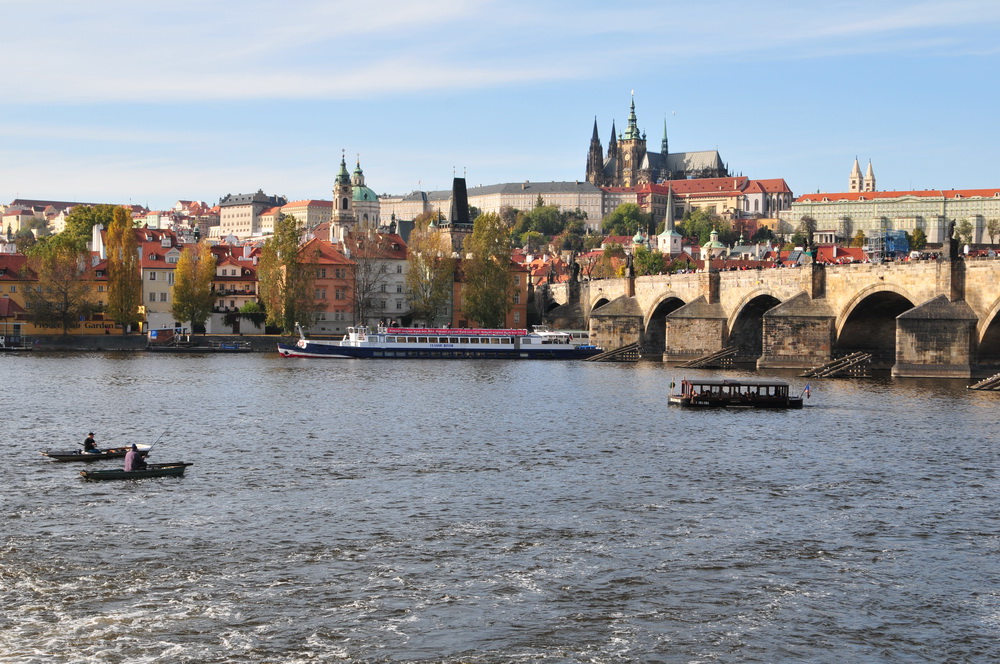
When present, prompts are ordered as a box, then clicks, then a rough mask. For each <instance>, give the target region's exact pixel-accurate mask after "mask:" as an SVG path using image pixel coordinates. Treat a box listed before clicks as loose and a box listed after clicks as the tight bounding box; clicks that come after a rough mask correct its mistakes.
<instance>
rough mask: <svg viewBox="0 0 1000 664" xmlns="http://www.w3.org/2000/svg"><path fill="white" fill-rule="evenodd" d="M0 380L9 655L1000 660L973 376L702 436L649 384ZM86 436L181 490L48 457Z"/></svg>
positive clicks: (113, 376)
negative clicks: (106, 475) (103, 478)
mask: <svg viewBox="0 0 1000 664" xmlns="http://www.w3.org/2000/svg"><path fill="white" fill-rule="evenodd" d="M689 373H691V374H693V372H689ZM0 376H2V378H3V381H2V384H3V392H2V397H0V399H2V401H0V403H2V406H3V409H2V412H3V418H2V420H0V422H2V424H0V432H2V436H3V446H4V452H5V454H6V458H7V464H6V466H5V471H6V472H5V476H4V481H3V483H2V485H0V486H2V488H0V497H2V500H0V511H2V514H3V520H2V522H0V523H2V524H3V525H2V532H0V537H2V539H0V606H2V609H0V661H3V662H18V663H22V662H46V663H48V662H81V661H91V662H129V663H133V662H227V663H228V662H268V663H273V662H282V663H285V662H320V661H323V662H326V661H337V660H342V661H380V662H471V663H486V662H538V661H552V662H780V661H796V662H797V661H810V662H845V661H854V662H860V661H865V662H946V661H953V662H965V661H996V660H997V659H998V658H1000V556H998V554H1000V551H998V549H1000V522H998V510H997V507H998V501H997V489H998V481H997V465H998V454H997V451H996V450H997V441H996V430H997V418H996V412H997V404H998V399H1000V394H990V393H976V392H969V391H966V390H965V386H964V383H961V382H945V381H927V382H922V381H887V380H886V381H878V380H871V381H826V382H817V381H813V382H812V388H813V389H812V399H810V400H809V401H808V402H807V403H808V407H807V409H805V410H803V411H799V412H782V413H776V412H752V411H751V412H745V411H744V412H738V413H729V412H720V413H704V412H688V411H680V410H677V409H668V408H667V407H666V394H667V392H668V389H669V384H670V380H671V379H674V380H679V378H680V377H681V376H680V371H679V370H671V369H668V368H665V367H663V366H661V365H657V364H639V365H606V364H592V363H575V362H567V363H547V362H534V363H531V362H520V363H519V362H503V361H492V362H491V361H483V362H474V361H455V362H443V361H398V362H396V361H379V362H376V361H371V362H364V361H350V360H345V361H336V360H330V361H298V360H288V359H282V358H279V357H278V356H277V355H251V356H236V357H222V356H213V357H160V356H147V355H143V354H111V353H109V354H100V353H95V354H80V355H56V354H47V353H35V354H31V355H30V356H29V355H26V356H2V357H0ZM791 380H792V382H793V384H795V385H796V386H798V387H799V388H800V389H801V386H802V385H803V381H801V380H799V379H796V378H794V377H791ZM90 430H93V431H96V432H98V442H99V443H103V444H107V443H110V442H115V443H117V442H127V441H128V442H130V441H135V442H152V441H153V440H155V439H156V438H157V437H158V436H160V434H161V433H163V432H164V431H165V432H166V434H165V435H163V437H162V439H160V441H159V442H158V443H157V444H156V446H155V447H154V451H153V455H152V456H151V460H153V461H159V462H163V461H181V460H182V461H189V462H193V463H194V464H195V465H194V466H192V467H191V468H189V469H188V474H187V475H186V476H185V477H184V478H182V479H173V478H166V479H160V480H146V481H141V482H122V483H117V482H116V483H97V482H86V481H83V480H82V479H81V478H79V476H78V475H77V472H78V470H79V467H78V466H76V465H71V464H58V463H54V462H50V461H48V460H47V459H45V458H43V457H41V456H40V455H39V454H38V450H40V449H46V448H73V447H76V445H77V443H78V442H80V441H82V440H83V438H84V436H85V434H86V433H87V432H88V431H90ZM99 463H100V464H103V465H105V466H113V465H117V462H114V461H106V462H99Z"/></svg>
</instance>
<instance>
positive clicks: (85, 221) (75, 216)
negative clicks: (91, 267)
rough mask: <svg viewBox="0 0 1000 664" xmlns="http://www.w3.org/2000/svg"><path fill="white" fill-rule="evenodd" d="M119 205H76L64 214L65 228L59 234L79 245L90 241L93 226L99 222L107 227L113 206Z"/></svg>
mask: <svg viewBox="0 0 1000 664" xmlns="http://www.w3.org/2000/svg"><path fill="white" fill-rule="evenodd" d="M119 207H121V206H120V205H77V206H76V207H75V208H73V209H72V210H70V212H69V214H68V215H67V216H66V229H65V230H64V231H63V232H62V233H60V235H63V236H66V237H67V238H70V239H71V240H72V241H73V242H76V243H78V244H79V245H80V246H81V247H85V246H87V243H88V242H90V238H91V233H92V231H93V228H94V226H96V225H97V224H101V225H102V226H104V228H109V227H110V226H111V222H112V220H113V219H114V215H115V208H119Z"/></svg>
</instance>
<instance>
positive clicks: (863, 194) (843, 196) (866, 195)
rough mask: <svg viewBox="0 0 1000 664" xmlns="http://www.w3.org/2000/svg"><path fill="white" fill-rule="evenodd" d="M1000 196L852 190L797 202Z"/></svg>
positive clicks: (996, 192)
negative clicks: (908, 197)
mask: <svg viewBox="0 0 1000 664" xmlns="http://www.w3.org/2000/svg"><path fill="white" fill-rule="evenodd" d="M906 196H913V197H917V198H951V199H957V198H1000V188H997V189H925V190H923V191H850V192H841V193H825V194H823V193H820V194H803V195H802V196H799V197H798V198H796V199H795V201H796V202H797V203H824V202H829V203H836V202H838V201H861V200H865V201H871V200H876V199H878V200H886V199H892V198H903V197H906Z"/></svg>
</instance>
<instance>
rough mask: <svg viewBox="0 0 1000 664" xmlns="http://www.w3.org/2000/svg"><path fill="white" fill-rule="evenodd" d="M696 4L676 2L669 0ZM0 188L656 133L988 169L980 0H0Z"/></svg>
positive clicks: (992, 170)
mask: <svg viewBox="0 0 1000 664" xmlns="http://www.w3.org/2000/svg"><path fill="white" fill-rule="evenodd" d="M692 5H694V6H692ZM0 18H2V19H3V24H4V25H5V30H4V39H3V43H4V48H3V54H2V55H0V81H2V82H3V86H4V88H5V92H6V94H5V95H4V102H3V104H2V105H0V201H3V202H9V201H10V200H12V199H14V198H17V197H20V198H38V199H54V200H79V201H88V202H131V203H139V204H144V205H149V206H150V207H152V208H154V209H161V208H166V207H169V206H171V205H172V204H173V203H174V202H175V201H176V200H178V199H199V200H204V201H207V202H209V203H215V202H217V201H218V200H219V198H221V197H222V196H225V195H226V194H229V193H249V192H253V191H256V190H257V189H263V190H264V191H265V192H267V193H271V194H279V195H285V196H288V197H289V199H291V200H296V199H302V198H325V199H329V198H330V190H331V188H332V184H333V178H334V176H335V174H336V172H337V169H338V166H339V162H340V157H341V152H342V150H343V151H346V154H347V160H348V165H349V167H350V168H352V169H353V165H354V161H355V158H356V155H358V154H360V158H361V165H362V168H363V169H364V172H365V177H366V179H367V183H368V185H369V186H370V187H371V188H372V189H374V190H375V191H376V192H378V193H380V194H381V193H393V194H402V193H407V192H409V191H412V190H414V189H418V188H421V189H445V188H449V187H450V186H451V178H452V177H453V175H454V174H456V173H457V174H458V175H463V174H464V175H465V176H466V178H467V179H468V182H469V184H470V186H475V185H479V184H495V183H499V182H516V181H521V180H533V181H551V180H574V179H583V177H584V168H585V165H586V156H587V147H588V144H589V140H590V135H591V131H592V129H593V123H594V118H595V116H596V118H597V122H598V130H599V133H600V137H601V141H602V142H603V144H604V148H605V150H606V149H607V142H608V138H609V136H610V133H611V122H612V120H614V121H615V122H616V123H617V127H618V128H619V129H622V128H623V127H624V125H625V120H626V117H627V114H628V105H629V98H630V93H631V91H633V90H634V92H635V102H636V113H637V115H638V122H639V127H640V129H643V130H645V131H646V133H647V139H648V141H649V147H650V149H651V150H653V151H659V145H660V139H661V137H662V133H663V123H664V120H666V123H667V132H668V138H669V141H670V149H671V151H684V150H705V149H713V148H714V149H718V150H719V151H720V153H721V155H722V158H723V160H725V161H726V162H727V163H728V164H729V166H730V169H731V170H732V171H733V172H736V173H741V174H744V175H747V176H749V177H752V178H776V177H783V178H785V180H786V181H787V182H788V183H789V185H790V186H791V187H792V190H793V191H794V192H795V193H796V194H803V193H809V192H815V191H817V190H821V191H843V190H845V189H846V187H847V178H848V175H849V172H850V168H851V165H852V163H853V160H854V158H855V156H857V157H858V158H859V159H860V160H861V162H862V167H864V166H865V165H866V163H867V161H868V160H869V159H871V160H872V163H873V165H874V169H875V175H876V177H877V179H878V187H879V189H951V188H955V189H965V188H980V187H996V186H1000V171H998V168H997V166H996V164H997V156H998V155H1000V132H998V131H997V125H996V117H997V115H998V112H997V106H998V99H997V97H998V92H997V90H998V85H997V83H998V79H997V76H998V73H1000V3H998V2H996V0H964V1H963V0H957V1H954V2H947V3H943V2H903V1H896V2H893V1H887V2H855V1H853V0H852V1H844V2H825V3H811V2H799V1H795V2H757V3H748V2H739V3H737V2H728V1H711V0H709V1H706V2H700V3H680V2H669V1H663V0H661V1H650V2H644V1H635V0H633V1H625V2H615V3H609V2H591V1H589V0H570V1H565V2H563V1H553V2H542V1H539V0H534V1H521V0H504V1H503V2H500V1H494V0H462V1H454V2H446V1H443V0H442V1H424V2H421V1H419V0H417V1H409V2H403V1H396V0H389V1H385V2H379V1H375V2H368V3H359V2H341V1H339V0H338V1H330V0H327V1H312V0H287V1H286V2H282V3H276V2H275V3H272V2H259V1H254V0H242V1H240V2H231V1H228V0H218V1H215V2H212V1H210V0H209V1H205V0H202V1H200V2H192V1H189V0H172V1H171V2H169V3H167V2H160V3H149V2H135V0H128V1H121V2H119V1H104V0H94V1H92V2H79V0H71V1H64V0H38V1H37V2H31V3H28V2H25V1H24V0H0Z"/></svg>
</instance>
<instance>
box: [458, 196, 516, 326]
mask: <svg viewBox="0 0 1000 664" xmlns="http://www.w3.org/2000/svg"><path fill="white" fill-rule="evenodd" d="M462 250H463V254H464V255H465V256H467V258H466V259H465V260H464V261H463V262H462V272H463V276H464V284H463V288H462V312H463V313H464V314H465V315H466V316H468V317H469V318H470V319H472V320H474V321H476V322H477V323H479V324H480V325H482V326H484V327H496V328H499V327H503V326H504V324H505V322H506V319H507V314H508V313H509V312H510V310H511V309H512V308H513V306H514V305H513V292H514V279H513V277H512V276H511V274H510V269H509V268H510V233H509V229H508V228H507V226H506V225H504V223H503V221H502V220H501V219H500V216H499V215H497V214H494V213H492V212H488V213H486V214H483V215H480V216H479V217H478V218H477V219H476V221H475V222H474V223H473V226H472V234H471V235H469V236H468V237H466V238H465V242H464V243H463V244H462Z"/></svg>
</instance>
